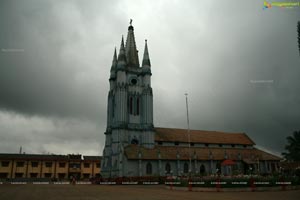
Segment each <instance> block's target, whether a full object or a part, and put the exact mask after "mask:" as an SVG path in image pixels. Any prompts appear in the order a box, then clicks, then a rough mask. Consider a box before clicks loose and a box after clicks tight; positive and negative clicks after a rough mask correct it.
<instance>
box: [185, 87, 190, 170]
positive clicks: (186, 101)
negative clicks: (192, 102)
mask: <svg viewBox="0 0 300 200" xmlns="http://www.w3.org/2000/svg"><path fill="white" fill-rule="evenodd" d="M184 95H185V104H186V119H187V128H188V129H187V133H188V142H189V160H190V164H189V175H190V176H191V172H192V155H191V136H190V120H189V105H188V94H187V93H185V94H184Z"/></svg>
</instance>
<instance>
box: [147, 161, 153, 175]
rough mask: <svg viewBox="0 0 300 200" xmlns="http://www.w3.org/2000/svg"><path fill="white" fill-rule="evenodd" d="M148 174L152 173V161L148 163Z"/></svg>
mask: <svg viewBox="0 0 300 200" xmlns="http://www.w3.org/2000/svg"><path fill="white" fill-rule="evenodd" d="M146 174H152V165H151V163H147V165H146Z"/></svg>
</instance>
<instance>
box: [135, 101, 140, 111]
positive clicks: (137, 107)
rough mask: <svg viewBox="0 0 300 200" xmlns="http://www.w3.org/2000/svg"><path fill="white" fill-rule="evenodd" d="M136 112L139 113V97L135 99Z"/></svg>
mask: <svg viewBox="0 0 300 200" xmlns="http://www.w3.org/2000/svg"><path fill="white" fill-rule="evenodd" d="M136 114H137V115H139V114H140V98H137V99H136Z"/></svg>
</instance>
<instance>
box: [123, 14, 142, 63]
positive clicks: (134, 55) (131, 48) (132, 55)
mask: <svg viewBox="0 0 300 200" xmlns="http://www.w3.org/2000/svg"><path fill="white" fill-rule="evenodd" d="M126 58H127V64H128V67H133V68H138V67H139V66H140V64H139V57H138V51H137V49H136V44H135V38H134V32H133V26H132V19H130V25H129V27H128V34H127V39H126Z"/></svg>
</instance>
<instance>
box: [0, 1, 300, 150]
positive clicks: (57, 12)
mask: <svg viewBox="0 0 300 200" xmlns="http://www.w3.org/2000/svg"><path fill="white" fill-rule="evenodd" d="M262 7H263V0H255V1H254V0H248V1H243V2H241V1H240V0H227V1H211V0H208V1H202V0H201V1H199V0H177V1H175V0H174V1H170V0H164V1H158V0H157V1H151V0H149V1H146V0H145V1H141V0H131V1H129V0H128V1H117V0H110V1H104V0H103V1H100V0H89V1H80V0H78V1H75V0H62V1H59V0H52V1H50V0H48V1H39V0H26V1H17V0H0V30H1V31H0V50H1V51H0V152H2V153H17V152H18V151H19V147H20V146H22V147H23V151H25V152H26V153H55V154H68V153H80V154H84V155H101V154H102V150H103V146H104V142H105V137H104V131H105V129H106V104H107V102H106V101H107V92H108V89H109V84H108V78H109V70H110V66H111V61H112V56H113V50H114V48H115V46H116V47H117V49H119V46H120V42H121V36H122V35H124V36H125V37H126V35H127V28H128V25H129V20H130V18H132V19H133V26H134V28H135V29H134V30H135V37H136V43H137V47H138V50H139V57H140V62H141V59H142V55H143V49H144V40H145V39H148V48H149V54H150V59H151V64H152V88H153V92H154V124H155V126H156V127H174V128H186V127H187V126H186V110H185V96H184V93H185V92H188V94H189V109H190V110H189V112H190V127H191V128H192V129H201V130H218V131H225V132H226V131H228V132H245V133H247V134H248V135H249V136H250V137H251V138H252V139H253V140H254V141H255V142H256V144H257V146H258V147H262V148H264V149H267V150H269V151H272V152H274V153H280V152H282V151H283V149H284V145H285V143H286V139H285V138H286V137H287V136H289V135H291V134H292V132H293V131H295V130H300V56H299V51H298V46H297V21H298V20H300V8H290V9H279V8H274V7H272V8H270V9H267V10H263V9H262Z"/></svg>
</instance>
